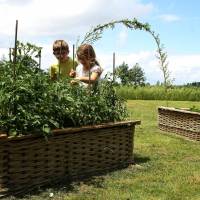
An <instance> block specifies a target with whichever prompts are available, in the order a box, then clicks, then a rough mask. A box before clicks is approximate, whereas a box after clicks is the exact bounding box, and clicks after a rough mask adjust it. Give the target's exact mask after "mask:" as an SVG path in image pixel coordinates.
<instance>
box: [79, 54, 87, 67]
mask: <svg viewBox="0 0 200 200" xmlns="http://www.w3.org/2000/svg"><path fill="white" fill-rule="evenodd" d="M78 61H79V62H80V63H81V64H82V65H84V66H90V60H88V59H86V58H85V57H84V56H78Z"/></svg>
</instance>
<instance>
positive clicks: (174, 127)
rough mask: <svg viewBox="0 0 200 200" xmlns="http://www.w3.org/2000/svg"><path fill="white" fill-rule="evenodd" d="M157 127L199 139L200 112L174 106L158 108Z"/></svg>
mask: <svg viewBox="0 0 200 200" xmlns="http://www.w3.org/2000/svg"><path fill="white" fill-rule="evenodd" d="M158 125H159V129H160V130H162V131H166V132H171V133H176V134H178V135H181V136H184V137H186V138H189V139H192V140H196V141H200V113H198V112H190V111H185V110H179V109H175V108H167V107H159V108H158Z"/></svg>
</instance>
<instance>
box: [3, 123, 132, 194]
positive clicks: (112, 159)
mask: <svg viewBox="0 0 200 200" xmlns="http://www.w3.org/2000/svg"><path fill="white" fill-rule="evenodd" d="M134 127H135V124H131V125H130V124H123V125H121V126H115V127H112V126H111V127H107V128H106V127H103V128H97V129H96V128H94V129H80V130H79V131H77V132H76V131H75V132H74V131H73V132H71V133H69V132H68V133H66V134H65V133H64V132H63V131H62V133H61V134H59V131H57V132H58V133H56V134H55V135H54V136H52V137H50V138H49V140H48V141H46V140H45V139H44V138H43V137H27V138H26V137H25V138H22V139H17V140H0V196H1V195H4V194H7V193H18V192H22V191H24V190H27V189H30V188H33V187H35V186H41V185H44V184H46V183H49V182H51V181H52V180H54V179H60V178H63V177H69V178H73V177H77V176H81V175H89V174H93V173H97V172H103V171H105V170H110V169H113V168H118V167H120V166H122V165H123V166H127V165H128V164H129V163H130V162H132V161H133V136H134V135H133V134H134Z"/></svg>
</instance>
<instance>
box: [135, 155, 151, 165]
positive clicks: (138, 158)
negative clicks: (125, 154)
mask: <svg viewBox="0 0 200 200" xmlns="http://www.w3.org/2000/svg"><path fill="white" fill-rule="evenodd" d="M150 160H151V159H150V158H149V157H145V156H141V155H140V154H134V164H142V163H146V162H149V161H150Z"/></svg>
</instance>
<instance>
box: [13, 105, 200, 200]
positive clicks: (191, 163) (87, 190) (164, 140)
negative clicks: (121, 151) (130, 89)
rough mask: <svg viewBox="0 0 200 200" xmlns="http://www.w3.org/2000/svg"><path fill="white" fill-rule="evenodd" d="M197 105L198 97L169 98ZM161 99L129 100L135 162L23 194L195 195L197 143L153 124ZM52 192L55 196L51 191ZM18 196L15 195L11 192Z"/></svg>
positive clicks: (142, 199) (83, 199)
mask: <svg viewBox="0 0 200 200" xmlns="http://www.w3.org/2000/svg"><path fill="white" fill-rule="evenodd" d="M168 104H169V106H175V107H190V105H195V106H197V107H199V106H200V105H199V103H198V102H177V101H176V102H171V101H170V102H168ZM160 105H162V106H165V105H166V102H165V101H128V104H127V106H128V108H129V112H130V118H131V119H139V120H141V121H142V124H141V125H140V126H138V127H137V128H136V132H135V142H134V145H135V148H134V155H135V162H136V164H135V165H130V166H129V167H128V168H126V169H122V170H117V171H114V172H111V173H107V174H106V175H102V176H95V177H91V178H88V179H86V180H83V181H77V182H73V183H71V184H67V183H63V184H61V185H57V186H56V187H49V188H46V189H43V190H42V189H41V190H39V191H36V192H34V193H32V194H31V195H29V196H26V197H24V198H23V199H27V200H28V199H31V200H42V199H54V200H59V199H60V200H61V199H62V200H75V199H77V200H91V199H95V200H102V199H103V200H128V199H129V200H199V199H200V190H199V188H200V187H199V186H200V145H199V142H193V141H188V140H185V139H183V138H180V137H177V136H171V135H166V134H162V133H161V132H160V131H159V130H158V128H157V107H158V106H160ZM50 193H53V194H54V196H53V197H51V198H50V197H49V194H50ZM10 199H17V198H10Z"/></svg>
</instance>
